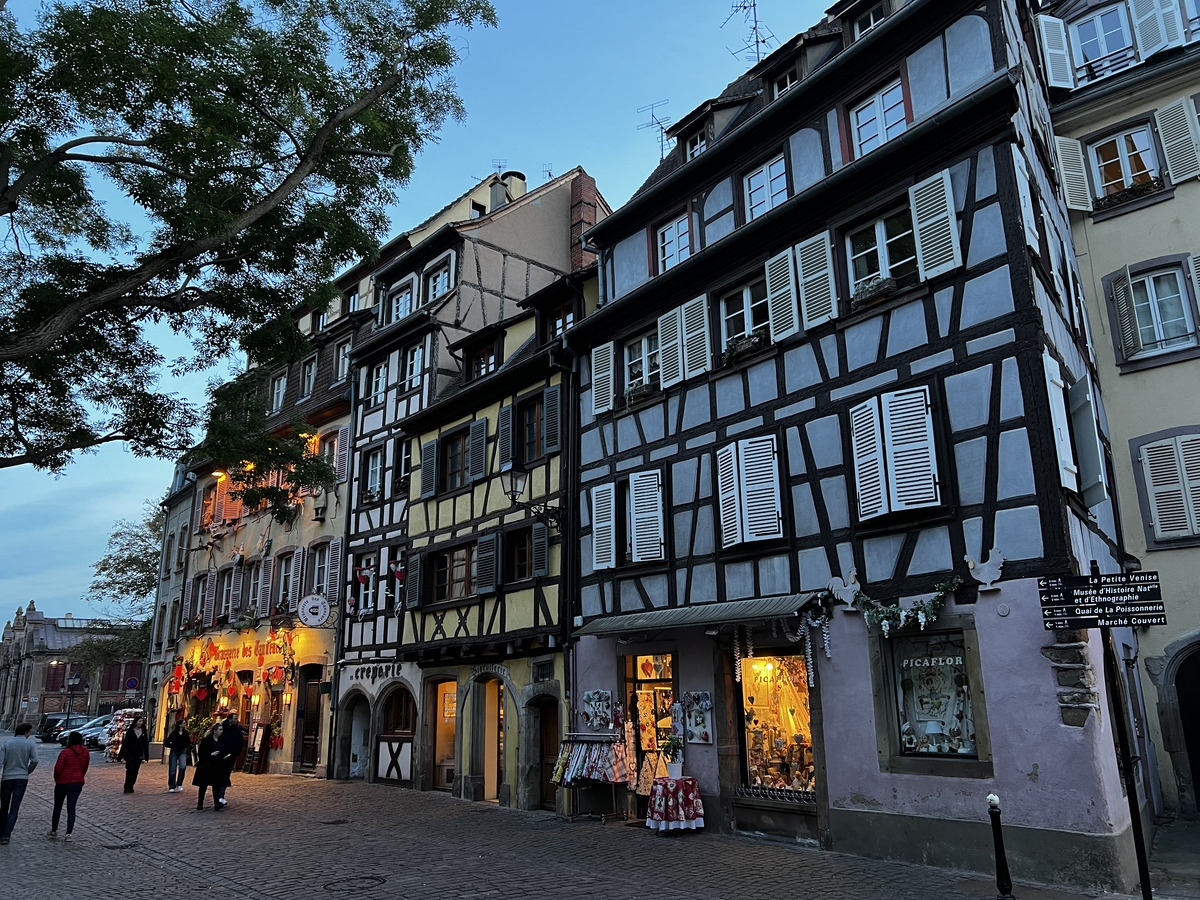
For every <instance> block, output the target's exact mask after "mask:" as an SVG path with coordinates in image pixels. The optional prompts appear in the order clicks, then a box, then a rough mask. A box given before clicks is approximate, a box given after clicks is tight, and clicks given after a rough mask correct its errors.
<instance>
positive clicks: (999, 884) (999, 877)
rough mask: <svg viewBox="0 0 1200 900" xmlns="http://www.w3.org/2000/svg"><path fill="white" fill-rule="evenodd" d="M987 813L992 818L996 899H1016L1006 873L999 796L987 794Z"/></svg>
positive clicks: (1010, 879)
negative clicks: (997, 892)
mask: <svg viewBox="0 0 1200 900" xmlns="http://www.w3.org/2000/svg"><path fill="white" fill-rule="evenodd" d="M987 802H988V815H989V816H991V818H992V844H993V845H994V846H995V848H996V890H998V891H999V892H1000V893H999V894H998V895H997V896H996V900H1016V898H1015V897H1013V893H1012V876H1010V875H1009V874H1008V857H1007V856H1006V855H1005V853H1004V832H1003V831H1002V830H1001V828H1000V798H999V797H997V796H996V795H995V794H988V795H987Z"/></svg>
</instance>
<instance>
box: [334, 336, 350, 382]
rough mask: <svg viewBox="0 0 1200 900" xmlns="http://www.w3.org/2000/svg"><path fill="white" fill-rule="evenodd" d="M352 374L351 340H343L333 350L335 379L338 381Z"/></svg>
mask: <svg viewBox="0 0 1200 900" xmlns="http://www.w3.org/2000/svg"><path fill="white" fill-rule="evenodd" d="M349 374H350V342H349V341H341V342H340V343H339V344H338V345H337V346H336V347H335V348H334V350H333V381H334V383H335V384H336V383H337V382H339V381H341V380H342V379H344V378H345V377H346V376H347V375H349Z"/></svg>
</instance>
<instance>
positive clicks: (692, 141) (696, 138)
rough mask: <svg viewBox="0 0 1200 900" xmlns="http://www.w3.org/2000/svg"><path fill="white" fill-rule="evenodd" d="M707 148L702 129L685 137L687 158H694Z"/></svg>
mask: <svg viewBox="0 0 1200 900" xmlns="http://www.w3.org/2000/svg"><path fill="white" fill-rule="evenodd" d="M707 149H708V142H707V141H706V140H705V138H704V131H703V129H702V130H700V131H697V132H696V133H695V134H693V135H692V136H691V137H689V138H688V139H687V158H688V159H695V158H696V157H697V156H699V155H700V154H701V153H703V152H704V151H705V150H707Z"/></svg>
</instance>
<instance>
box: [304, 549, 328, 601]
mask: <svg viewBox="0 0 1200 900" xmlns="http://www.w3.org/2000/svg"><path fill="white" fill-rule="evenodd" d="M310 552H311V553H312V557H311V559H312V565H311V566H309V568H310V570H311V573H312V592H313V593H314V594H324V593H325V592H326V590H327V589H328V583H329V545H328V544H317V546H315V547H313V548H312V550H311V551H310Z"/></svg>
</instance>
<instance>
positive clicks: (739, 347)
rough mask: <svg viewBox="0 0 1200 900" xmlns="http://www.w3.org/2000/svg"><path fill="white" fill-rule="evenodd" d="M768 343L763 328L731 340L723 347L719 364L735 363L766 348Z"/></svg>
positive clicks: (765, 331)
mask: <svg viewBox="0 0 1200 900" xmlns="http://www.w3.org/2000/svg"><path fill="white" fill-rule="evenodd" d="M768 343H769V341H768V335H767V330H766V329H765V328H760V329H758V330H757V331H753V332H751V333H750V334H744V335H742V336H741V337H736V338H733V339H732V340H730V341H729V343H727V344H726V345H725V352H724V353H722V354H721V362H722V363H723V364H725V365H728V364H729V363H732V362H736V361H737V360H739V359H741V358H742V357H745V356H749V355H750V354H752V353H757V352H758V351H759V350H761V349H763V348H764V347H766V346H767V344H768Z"/></svg>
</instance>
